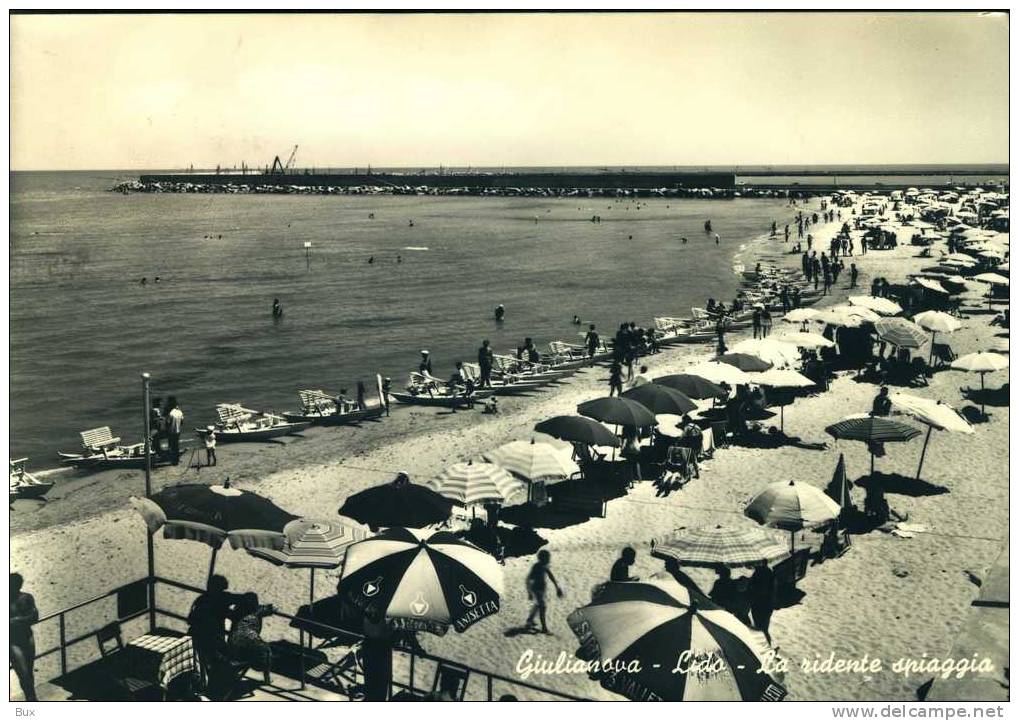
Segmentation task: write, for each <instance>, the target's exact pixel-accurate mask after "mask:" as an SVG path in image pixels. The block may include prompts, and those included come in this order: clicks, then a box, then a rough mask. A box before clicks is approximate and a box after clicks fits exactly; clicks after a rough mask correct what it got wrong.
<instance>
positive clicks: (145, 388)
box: [142, 373, 156, 632]
mask: <svg viewBox="0 0 1019 721" xmlns="http://www.w3.org/2000/svg"><path fill="white" fill-rule="evenodd" d="M150 405H151V401H150V400H149V374H148V373H142V419H143V424H144V426H145V435H144V436H143V438H144V439H145V448H144V449H143V450H144V453H145V497H146V498H148V497H149V496H151V495H152V458H151V457H150V456H149V454H150V453H151V452H152V447H151V443H152V438H151V435H150V434H151V433H152V428H151V427H150V426H149V406H150ZM145 558H146V560H147V562H148V576H149V578H148V604H149V631H150V632H151V631H154V630H155V628H156V549H155V546H154V545H153V543H152V534H151V533H149V532H147V531H146V533H145Z"/></svg>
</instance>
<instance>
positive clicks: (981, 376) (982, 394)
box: [980, 373, 987, 420]
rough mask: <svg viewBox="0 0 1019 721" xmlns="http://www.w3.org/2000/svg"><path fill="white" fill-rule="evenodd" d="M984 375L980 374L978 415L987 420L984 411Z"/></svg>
mask: <svg viewBox="0 0 1019 721" xmlns="http://www.w3.org/2000/svg"><path fill="white" fill-rule="evenodd" d="M984 375H985V374H984V373H981V374H980V415H982V416H983V417H984V420H987V411H985V410H984Z"/></svg>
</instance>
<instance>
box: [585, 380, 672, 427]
mask: <svg viewBox="0 0 1019 721" xmlns="http://www.w3.org/2000/svg"><path fill="white" fill-rule="evenodd" d="M639 387H640V386H638V388H639ZM577 413H579V414H580V415H582V416H587V417H588V418H594V419H595V420H597V421H602V422H603V423H612V424H613V425H617V426H631V427H637V428H645V427H647V426H653V425H656V424H657V423H658V421H656V420H655V417H654V414H653V413H651V411H649V410H648V409H647V408H645V407H644V406H643V405H642V404H640V403H638V402H637V401H634V400H630V399H629V398H620V397H618V396H609V397H608V398H595V399H594V400H593V401H586V402H584V403H581V404H580V405H579V406H577Z"/></svg>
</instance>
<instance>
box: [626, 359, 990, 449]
mask: <svg viewBox="0 0 1019 721" xmlns="http://www.w3.org/2000/svg"><path fill="white" fill-rule="evenodd" d="M983 380H984V377H983V376H982V375H981V376H980V381H981V382H983ZM612 432H613V433H615V434H616V437H618V436H619V426H612ZM612 460H613V461H614V460H616V447H615V446H612Z"/></svg>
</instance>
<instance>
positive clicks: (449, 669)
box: [432, 661, 471, 701]
mask: <svg viewBox="0 0 1019 721" xmlns="http://www.w3.org/2000/svg"><path fill="white" fill-rule="evenodd" d="M470 673H471V671H470V669H469V668H467V667H466V666H459V665H457V664H455V663H451V662H449V661H440V662H439V666H438V668H436V669H435V678H434V679H432V693H433V694H434V693H436V692H438V691H439V689H440V688H448V689H450V691H451V692H452V695H453V698H454V699H455V700H457V701H463V700H464V695H465V694H466V693H467V679H468V678H469V677H470ZM454 684H455V686H454ZM454 689H455V690H454Z"/></svg>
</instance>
